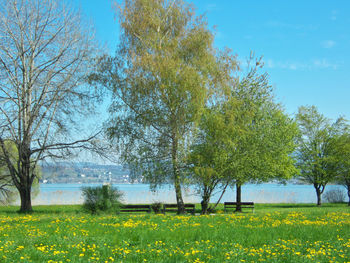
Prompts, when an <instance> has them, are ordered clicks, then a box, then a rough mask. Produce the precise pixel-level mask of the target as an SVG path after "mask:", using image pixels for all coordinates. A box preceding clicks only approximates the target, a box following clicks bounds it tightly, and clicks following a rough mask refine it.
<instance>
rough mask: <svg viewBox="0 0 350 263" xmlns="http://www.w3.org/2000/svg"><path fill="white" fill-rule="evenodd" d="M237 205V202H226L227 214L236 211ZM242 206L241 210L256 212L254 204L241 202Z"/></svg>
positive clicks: (225, 209)
mask: <svg viewBox="0 0 350 263" xmlns="http://www.w3.org/2000/svg"><path fill="white" fill-rule="evenodd" d="M237 204H238V203H237V202H224V211H225V213H226V212H227V210H230V209H236V208H237ZM240 205H241V209H243V208H251V209H253V212H254V202H241V203H240Z"/></svg>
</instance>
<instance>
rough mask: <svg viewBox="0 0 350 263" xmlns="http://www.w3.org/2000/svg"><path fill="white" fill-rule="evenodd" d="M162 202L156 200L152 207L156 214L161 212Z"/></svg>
mask: <svg viewBox="0 0 350 263" xmlns="http://www.w3.org/2000/svg"><path fill="white" fill-rule="evenodd" d="M162 205H163V203H162V202H154V203H153V204H152V205H151V207H152V210H153V212H154V213H155V214H159V213H160V212H161V211H162Z"/></svg>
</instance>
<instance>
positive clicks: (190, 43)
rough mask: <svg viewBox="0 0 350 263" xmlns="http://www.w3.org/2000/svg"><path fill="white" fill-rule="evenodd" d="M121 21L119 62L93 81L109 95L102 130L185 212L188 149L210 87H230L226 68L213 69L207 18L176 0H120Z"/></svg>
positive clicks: (135, 169) (107, 62)
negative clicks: (169, 188)
mask: <svg viewBox="0 0 350 263" xmlns="http://www.w3.org/2000/svg"><path fill="white" fill-rule="evenodd" d="M141 14H142V15H141ZM118 15H119V22H120V26H121V37H120V45H119V46H118V50H117V53H116V56H115V57H105V58H102V59H101V64H100V69H99V70H98V71H97V72H96V74H93V75H92V76H91V81H93V82H95V83H99V84H102V85H103V86H106V87H109V88H110V89H111V90H112V91H113V96H114V101H113V105H112V106H111V108H110V112H111V118H110V121H109V122H108V125H109V127H108V130H107V131H108V134H109V136H110V138H111V139H112V140H114V141H115V143H116V145H117V146H118V147H119V149H120V152H121V155H122V156H121V157H122V160H123V161H124V162H125V163H126V164H127V165H128V167H129V169H131V172H132V173H133V174H138V175H142V176H144V179H145V180H147V181H148V182H150V183H151V185H152V187H156V186H157V185H159V184H161V183H164V182H167V183H172V184H173V185H174V188H175V194H176V201H177V204H178V212H179V213H183V212H184V207H183V198H182V192H181V183H182V181H183V178H184V176H185V170H184V158H185V155H186V153H187V152H188V146H189V144H190V143H189V142H190V140H191V137H192V134H193V130H194V127H195V126H196V123H198V120H199V118H200V116H201V113H202V111H203V108H204V106H205V104H206V103H207V99H208V95H209V91H210V88H211V87H212V86H213V85H215V84H216V83H219V82H224V81H225V80H227V79H228V77H227V76H225V74H226V72H227V71H229V70H230V69H228V68H225V65H228V64H220V65H219V64H218V63H217V61H218V60H219V56H218V55H217V52H216V51H215V49H214V48H213V34H212V33H211V32H210V31H209V30H208V28H207V23H206V21H205V20H204V18H203V17H202V16H200V17H195V15H194V10H193V8H192V7H190V6H189V5H187V4H185V3H184V2H183V1H181V0H174V1H167V0H157V1H149V0H134V1H133V0H125V1H123V4H122V5H121V6H118ZM227 59H230V58H229V56H227Z"/></svg>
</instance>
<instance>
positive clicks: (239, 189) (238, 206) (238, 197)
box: [236, 182, 242, 212]
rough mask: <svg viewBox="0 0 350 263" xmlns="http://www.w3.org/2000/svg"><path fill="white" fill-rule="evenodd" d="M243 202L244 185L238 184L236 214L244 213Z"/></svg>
mask: <svg viewBox="0 0 350 263" xmlns="http://www.w3.org/2000/svg"><path fill="white" fill-rule="evenodd" d="M241 202H242V185H241V184H240V183H238V182H237V183H236V203H237V206H236V212H242V207H241Z"/></svg>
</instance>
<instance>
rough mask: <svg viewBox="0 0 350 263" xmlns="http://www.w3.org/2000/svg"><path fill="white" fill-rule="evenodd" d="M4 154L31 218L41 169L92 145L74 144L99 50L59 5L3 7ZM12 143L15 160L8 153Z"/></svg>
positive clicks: (0, 100) (0, 143)
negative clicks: (33, 189) (76, 122)
mask: <svg viewBox="0 0 350 263" xmlns="http://www.w3.org/2000/svg"><path fill="white" fill-rule="evenodd" d="M0 3H1V4H0V21H1V23H0V32H1V33H0V35H1V42H0V112H1V115H0V147H1V149H2V152H3V154H4V161H5V163H6V166H7V170H8V172H9V174H10V176H11V178H12V182H13V184H14V185H15V187H16V188H17V190H18V191H19V194H20V198H21V208H20V211H22V212H28V211H32V205H31V187H32V184H33V181H34V180H35V178H36V177H37V174H36V171H37V169H36V168H37V166H38V162H39V161H40V160H43V159H44V158H46V157H67V156H68V155H69V153H70V149H74V148H78V147H83V146H84V145H85V143H86V142H87V141H89V139H91V138H92V137H89V138H87V139H82V140H77V141H74V140H69V139H70V138H71V137H70V135H71V134H70V130H71V129H72V127H73V126H71V125H70V124H74V120H77V119H76V117H77V116H78V115H77V114H79V113H88V112H89V109H90V108H91V106H90V105H89V103H91V102H90V99H91V98H92V95H93V93H92V89H90V88H89V87H86V86H84V85H82V84H83V82H84V80H85V78H86V75H87V73H88V72H89V68H90V67H91V66H92V64H93V63H92V61H93V60H92V59H93V55H94V54H95V50H96V45H95V42H94V41H93V38H92V34H91V33H90V32H89V29H88V28H86V29H85V30H83V26H85V25H83V24H82V21H81V19H80V15H79V14H78V13H77V12H75V11H73V10H72V9H69V8H67V7H66V6H65V5H64V3H63V1H55V0H43V1H36V0H1V1H0ZM6 141H11V142H13V143H14V144H15V147H16V149H17V154H18V156H16V158H12V157H11V153H10V152H9V151H8V148H7V147H6Z"/></svg>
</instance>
